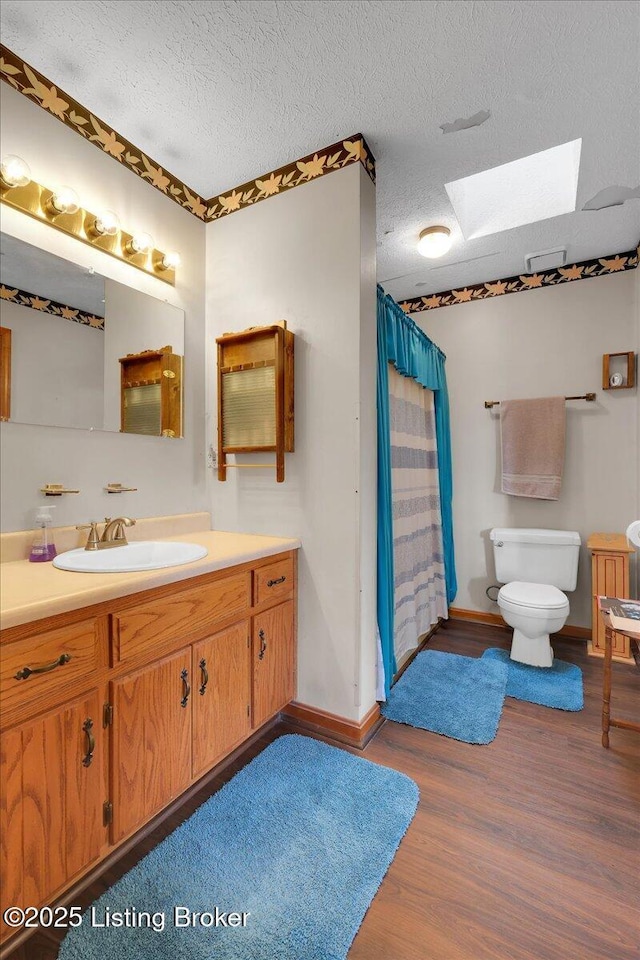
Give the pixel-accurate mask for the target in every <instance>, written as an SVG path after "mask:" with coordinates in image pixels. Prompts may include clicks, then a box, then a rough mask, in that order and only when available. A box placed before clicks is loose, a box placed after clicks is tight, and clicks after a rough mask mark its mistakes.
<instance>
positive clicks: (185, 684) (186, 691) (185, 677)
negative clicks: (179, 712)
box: [180, 668, 191, 707]
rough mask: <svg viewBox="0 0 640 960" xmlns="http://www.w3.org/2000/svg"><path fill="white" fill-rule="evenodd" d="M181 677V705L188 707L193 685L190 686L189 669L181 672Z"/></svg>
mask: <svg viewBox="0 0 640 960" xmlns="http://www.w3.org/2000/svg"><path fill="white" fill-rule="evenodd" d="M180 679H181V680H182V700H181V701H180V706H181V707H186V705H187V704H188V703H189V695H190V693H191V687H190V686H189V671H188V670H187V669H186V668H185V669H184V670H183V671H182V673H181V674H180Z"/></svg>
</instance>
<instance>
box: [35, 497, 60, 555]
mask: <svg viewBox="0 0 640 960" xmlns="http://www.w3.org/2000/svg"><path fill="white" fill-rule="evenodd" d="M52 510H55V507H39V508H38V510H37V511H36V530H35V535H34V538H33V546H32V547H31V553H30V554H29V560H30V561H31V563H46V562H47V561H48V560H53V558H54V557H55V556H56V554H57V550H56V545H55V543H54V542H53V537H52V535H51V530H50V527H51V524H52V522H53V517H52V516H51V512H52Z"/></svg>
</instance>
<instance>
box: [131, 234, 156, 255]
mask: <svg viewBox="0 0 640 960" xmlns="http://www.w3.org/2000/svg"><path fill="white" fill-rule="evenodd" d="M127 246H128V247H129V250H130V251H131V253H148V252H149V250H151V248H152V247H153V237H152V236H150V235H149V234H148V233H134V235H133V236H132V238H131V240H130V241H129V243H128V244H127Z"/></svg>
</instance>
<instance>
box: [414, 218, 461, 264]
mask: <svg viewBox="0 0 640 960" xmlns="http://www.w3.org/2000/svg"><path fill="white" fill-rule="evenodd" d="M452 242H453V241H452V240H451V230H449V227H440V226H438V227H427V228H426V230H423V231H422V232H421V234H420V237H419V239H418V253H420V254H421V255H422V256H423V257H430V258H432V259H435V258H436V257H442V256H444V254H445V253H447V251H448V250H450V249H451V244H452Z"/></svg>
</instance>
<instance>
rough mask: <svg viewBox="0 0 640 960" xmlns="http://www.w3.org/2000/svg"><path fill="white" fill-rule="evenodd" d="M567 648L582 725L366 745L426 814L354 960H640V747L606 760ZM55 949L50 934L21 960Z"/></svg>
mask: <svg viewBox="0 0 640 960" xmlns="http://www.w3.org/2000/svg"><path fill="white" fill-rule="evenodd" d="M508 641H509V634H508V633H507V631H506V630H503V629H501V628H498V627H490V626H484V625H478V624H472V623H463V622H461V621H457V622H456V621H452V622H450V623H449V624H448V625H447V627H446V628H445V629H442V630H440V631H439V632H438V633H437V634H436V635H435V636H434V637H433V638H432V640H431V641H430V643H429V648H430V649H437V650H448V651H450V652H453V653H460V654H464V655H467V656H480V654H481V653H482V651H483V650H484V649H485V648H487V647H489V646H502V647H507V646H508ZM554 647H555V652H556V656H558V657H560V658H561V659H563V660H568V661H571V662H572V663H577V664H578V665H579V666H580V667H581V668H582V670H583V675H584V688H585V709H584V710H583V711H581V712H580V713H565V712H563V711H560V710H549V709H546V708H544V707H538V706H536V705H534V704H529V703H522V702H519V701H516V700H511V699H507V700H506V701H505V706H504V710H503V715H502V718H501V721H500V726H499V729H498V734H497V737H496V739H495V740H494V742H493V743H491V744H489V745H487V746H478V745H471V744H464V743H458V742H457V741H455V740H450V739H447V738H446V737H441V736H438V735H437V734H432V733H428V732H427V731H423V730H417V729H414V728H412V727H407V726H404V725H401V724H396V723H389V722H387V723H385V724H384V726H383V727H382V728H381V730H380V731H379V732H378V733H377V735H376V736H375V737H374V739H373V740H372V741H371V742H370V743H369V744H368V746H367V748H366V750H365V751H364V756H365V757H367V758H368V759H370V760H373V761H374V762H376V763H381V764H384V765H385V766H389V767H393V768H395V769H397V770H401V771H402V772H404V773H406V774H408V775H409V776H410V777H412V778H413V779H414V780H415V781H416V782H417V783H418V785H419V787H420V804H419V807H418V812H417V813H416V816H415V819H414V821H413V823H412V824H411V826H410V828H409V831H408V832H407V835H406V836H405V838H404V840H403V841H402V844H401V845H400V849H399V851H398V853H397V855H396V858H395V860H394V862H393V863H392V865H391V867H390V869H389V872H388V873H387V876H386V877H385V879H384V881H383V883H382V886H381V887H380V889H379V891H378V894H377V895H376V897H375V899H374V901H373V903H372V905H371V907H370V909H369V911H368V913H367V915H366V917H365V919H364V921H363V924H362V926H361V928H360V931H359V933H358V935H357V936H356V939H355V941H354V943H353V945H352V947H351V950H350V952H349V960H638V956H639V955H640V913H639V911H638V893H639V891H640V816H639V814H640V736H638V734H634V733H633V732H632V731H626V730H618V729H612V731H611V748H610V749H609V750H604V749H603V748H602V746H601V745H600V705H601V689H602V662H601V661H600V660H596V659H593V658H591V657H587V655H586V647H585V643H584V642H581V641H571V640H567V639H560V638H557V639H556V641H555V643H554ZM639 694H640V672H639V671H638V670H637V668H636V667H634V666H628V665H623V664H615V663H614V664H613V700H612V703H613V704H615V708H614V709H613V712H614V714H615V715H616V716H620V717H627V718H628V719H634V718H635V719H637V718H638V716H640V695H639ZM292 729H293V728H291V727H289V726H288V725H286V724H284V723H281V724H278V725H277V726H276V727H274V728H272V729H271V730H270V731H269V732H268V733H267V734H265V735H264V736H263V737H261V738H260V739H259V740H258V741H256V743H254V744H253V745H252V746H251V747H250V748H249V749H248V750H247V751H245V752H244V753H243V754H242V756H241V757H240V758H239V759H238V760H237V761H235V762H234V763H233V764H231V765H230V766H229V767H228V768H227V769H226V770H225V771H224V772H223V773H222V774H221V775H220V776H219V777H216V779H215V780H214V781H213V784H209V785H208V786H207V787H206V789H205V790H203V791H201V793H199V794H198V795H197V796H195V797H194V798H192V799H191V800H189V801H188V802H187V803H185V804H183V805H182V806H181V807H180V809H179V810H178V812H177V813H175V814H174V815H173V816H171V817H170V818H169V819H168V821H167V822H165V823H164V824H162V825H161V826H160V827H158V828H157V829H156V830H154V831H153V832H152V833H150V834H149V835H148V836H147V837H145V838H144V840H142V841H140V842H139V843H138V844H137V845H136V846H135V848H134V849H133V850H132V851H130V852H129V853H128V854H126V855H125V856H124V857H123V858H122V859H121V860H120V861H119V862H118V863H117V864H116V865H115V866H112V867H111V868H110V869H109V870H108V871H107V872H106V873H105V874H104V875H103V876H102V877H101V878H100V879H99V880H97V881H95V882H94V883H92V884H91V886H90V887H89V888H88V889H87V890H86V891H85V892H84V893H83V895H82V896H80V897H78V896H76V897H75V899H74V903H79V904H81V905H82V906H83V907H84V906H87V905H88V904H89V903H90V902H91V901H92V900H93V899H95V898H96V897H97V896H99V895H100V894H101V893H103V892H104V890H106V889H107V888H108V887H109V886H110V885H111V884H112V883H114V882H115V881H116V880H117V879H118V877H119V876H121V875H122V874H123V873H124V872H126V871H127V870H129V869H130V868H131V867H132V866H133V865H134V864H135V863H136V862H137V861H138V860H139V859H140V858H141V857H142V856H144V855H145V854H146V853H147V852H148V850H150V849H152V848H153V847H154V846H155V845H156V844H157V843H158V842H159V841H160V840H161V839H162V838H163V837H164V836H166V835H167V834H168V833H169V832H171V830H173V829H175V827H176V826H178V824H179V823H181V822H182V821H183V820H184V819H186V817H188V816H189V815H190V814H191V813H192V812H193V811H194V810H195V809H196V808H197V807H198V806H199V805H200V804H201V803H202V802H203V801H204V800H205V799H206V797H207V796H208V795H209V794H211V793H212V792H214V791H215V790H216V789H218V788H219V787H220V786H221V785H222V783H224V782H226V781H227V780H229V779H230V777H231V776H233V774H234V773H235V772H236V771H237V770H238V769H240V768H241V767H242V766H244V764H245V763H247V762H248V761H249V760H250V759H252V757H253V756H255V755H256V754H257V753H259V752H260V751H261V750H262V749H264V747H265V746H266V745H267V744H268V743H269V742H271V741H272V740H273V739H275V738H276V737H277V736H280V735H281V734H282V733H285V732H289V731H290V730H292ZM57 951H58V942H57V941H56V939H55V938H54V937H53V935H52V934H51V933H46V934H45V933H44V932H38V933H37V934H36V936H35V937H32V938H31V940H29V941H28V942H27V943H26V944H24V945H23V946H21V947H19V948H18V949H17V950H15V951H14V952H13V953H12V954H11V960H55V958H56V957H57ZM123 955H124V954H123ZM132 960H136V958H132ZM292 960H316V958H313V957H299V958H292Z"/></svg>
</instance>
